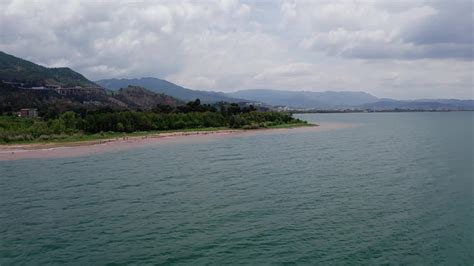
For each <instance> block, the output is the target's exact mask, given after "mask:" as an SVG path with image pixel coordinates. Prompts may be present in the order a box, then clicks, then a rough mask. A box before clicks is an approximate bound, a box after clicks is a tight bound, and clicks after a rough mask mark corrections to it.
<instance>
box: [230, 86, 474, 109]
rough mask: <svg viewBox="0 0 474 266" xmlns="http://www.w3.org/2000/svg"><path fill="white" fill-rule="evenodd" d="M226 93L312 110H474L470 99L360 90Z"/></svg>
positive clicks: (276, 104) (274, 104)
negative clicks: (404, 97)
mask: <svg viewBox="0 0 474 266" xmlns="http://www.w3.org/2000/svg"><path fill="white" fill-rule="evenodd" d="M228 95H230V96H232V97H238V98H243V99H248V100H253V101H257V102H262V103H267V104H270V105H273V106H285V107H289V108H293V109H314V110H341V109H354V110H367V109H368V110H375V111H386V110H397V109H399V110H437V111H444V110H474V101H473V100H456V99H420V100H411V101H408V100H405V101H402V100H394V99H379V98H377V97H375V96H373V95H371V94H368V93H366V92H360V91H340V92H335V91H325V92H312V91H279V90H263V89H260V90H241V91H237V92H233V93H229V94H228Z"/></svg>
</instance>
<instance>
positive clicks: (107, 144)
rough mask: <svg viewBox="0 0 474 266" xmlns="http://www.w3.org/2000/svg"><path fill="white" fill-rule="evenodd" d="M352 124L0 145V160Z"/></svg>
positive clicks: (190, 132) (115, 149)
mask: <svg viewBox="0 0 474 266" xmlns="http://www.w3.org/2000/svg"><path fill="white" fill-rule="evenodd" d="M353 126H355V125H353V124H342V123H326V124H322V125H318V126H310V127H295V128H281V129H255V130H242V129H224V130H216V131H186V132H166V133H158V134H150V135H146V136H134V137H125V138H122V137H120V138H111V139H102V140H93V141H79V142H65V143H60V142H53V143H34V144H11V145H10V144H6V145H0V161H8V160H20V159H40V158H60V157H75V156H84V155H89V154H99V153H105V152H114V151H120V150H125V149H131V148H136V147H140V146H147V145H152V144H158V143H172V142H192V141H206V140H207V141H209V140H213V139H216V138H222V137H231V136H237V135H252V134H275V133H285V132H288V131H294V132H302V131H323V130H333V129H341V128H347V127H353Z"/></svg>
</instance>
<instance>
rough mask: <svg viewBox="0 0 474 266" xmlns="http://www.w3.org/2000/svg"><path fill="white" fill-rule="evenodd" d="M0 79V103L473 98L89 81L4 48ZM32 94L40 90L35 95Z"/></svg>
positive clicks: (465, 106)
mask: <svg viewBox="0 0 474 266" xmlns="http://www.w3.org/2000/svg"><path fill="white" fill-rule="evenodd" d="M0 81H2V84H3V85H2V87H1V90H2V91H0V103H1V104H2V105H4V104H5V101H9V104H11V103H12V102H18V101H19V102H21V104H22V105H25V104H27V103H28V102H29V101H30V102H38V101H39V102H41V101H51V99H54V101H59V99H62V98H67V100H68V101H69V102H74V101H75V102H80V103H81V104H82V103H84V102H87V103H90V102H96V104H105V105H112V106H121V107H124V108H131V109H150V108H153V106H155V105H156V104H170V105H177V104H182V103H184V102H188V101H193V100H195V99H198V98H199V99H200V100H201V101H202V102H203V103H216V102H240V103H252V104H257V105H263V106H280V107H282V106H283V107H287V108H290V109H312V110H343V109H352V110H367V109H369V110H474V101H473V100H456V99H435V100H433V99H421V100H412V101H406V100H404V101H401V100H394V99H380V98H377V97H375V96H373V95H371V94H368V93H366V92H361V91H340V92H335V91H325V92H315V91H283V90H271V89H268V90H267V89H252V90H240V91H236V92H232V93H223V92H213V91H200V90H192V89H188V88H184V87H182V86H179V85H176V84H174V83H172V82H169V81H166V80H163V79H158V78H153V77H146V78H137V79H102V80H98V81H96V82H92V81H90V80H88V79H87V78H85V77H84V76H83V75H81V74H80V73H77V72H75V71H73V70H72V69H70V68H47V67H44V66H40V65H37V64H35V63H32V62H29V61H27V60H23V59H21V58H18V57H15V56H12V55H9V54H6V53H4V52H0ZM11 82H13V83H18V82H20V83H21V84H23V85H22V86H25V87H34V86H44V85H48V84H49V85H56V86H61V87H74V86H80V87H81V88H83V89H84V90H85V88H86V87H97V88H99V89H100V90H102V91H103V92H101V93H98V94H91V93H82V94H81V93H78V94H77V93H76V94H74V95H69V96H64V95H63V96H60V95H56V94H55V93H54V91H53V92H51V91H48V92H38V91H36V92H35V91H32V90H30V91H26V90H23V91H14V90H12V88H11V86H10V87H9V86H6V85H5V84H8V83H11ZM104 88H105V89H104ZM7 91H8V93H7ZM79 92H80V91H79ZM84 92H86V91H84ZM19 95H23V96H22V97H19ZM35 95H36V96H35ZM38 95H43V96H41V97H39V96H38ZM35 97H36V98H35ZM38 97H39V98H38ZM61 97H62V98H61ZM22 99H23V100H22ZM25 99H30V100H29V101H27V100H25ZM39 99H41V100H39ZM48 99H49V100H48ZM63 100H64V99H63ZM2 101H3V102H2ZM11 106H15V107H16V108H17V107H19V106H20V105H19V104H16V105H15V104H14V105H11ZM12 108H13V107H12Z"/></svg>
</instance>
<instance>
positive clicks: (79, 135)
mask: <svg viewBox="0 0 474 266" xmlns="http://www.w3.org/2000/svg"><path fill="white" fill-rule="evenodd" d="M311 126H315V125H314V124H308V123H306V122H297V123H287V124H278V125H270V126H267V127H243V128H238V129H237V128H231V127H204V128H186V129H173V130H150V131H135V132H112V131H109V132H100V133H92V134H87V133H84V132H76V133H73V134H65V133H63V134H51V135H48V136H47V137H43V138H36V139H31V140H12V141H8V142H5V141H0V145H14V144H46V143H73V142H87V141H98V140H104V141H105V140H111V139H117V138H126V137H145V136H155V135H159V134H164V133H186V132H219V131H227V130H242V131H247V130H265V129H284V128H297V127H311Z"/></svg>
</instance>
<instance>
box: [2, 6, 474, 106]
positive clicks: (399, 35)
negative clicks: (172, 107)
mask: <svg viewBox="0 0 474 266" xmlns="http://www.w3.org/2000/svg"><path fill="white" fill-rule="evenodd" d="M472 27H473V26H472V2H470V1H463V0H461V1H456V0H455V1H449V2H447V1H443V0H439V1H425V0H419V1H416V0H415V1H411V0H410V1H409V0H399V1H371V0H369V1H367V0H364V1H343V0H334V1H332V0H331V1H329V0H327V1H326V0H321V1H309V0H306V1H293V0H281V1H279V2H264V1H252V0H247V1H237V0H206V1H200V2H198V1H187V0H176V1H171V0H163V1H151V0H144V1H138V2H137V1H128V0H118V1H79V0H68V1H60V0H43V1H30V0H4V1H0V50H2V51H5V52H7V53H11V54H14V55H17V56H20V57H23V58H25V59H28V60H31V61H34V62H38V63H41V64H44V65H46V66H55V67H56V66H61V65H64V66H69V67H71V68H73V69H75V70H77V71H79V72H81V73H83V74H84V75H85V76H87V77H88V78H91V79H100V78H111V77H143V76H155V77H160V78H165V79H168V80H170V81H172V82H176V83H178V84H180V85H184V86H187V87H190V88H196V89H204V90H219V91H233V90H237V89H249V88H273V89H288V90H298V89H306V90H317V91H321V90H327V89H333V90H365V91H369V92H371V93H374V94H375V95H377V96H381V97H399V98H413V97H425V98H426V97H454V96H456V97H460V98H472V76H473V74H474V73H473V72H474V71H473V64H472V59H473V56H472V47H473V41H472V38H473V28H472ZM423 95H424V96H423Z"/></svg>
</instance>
